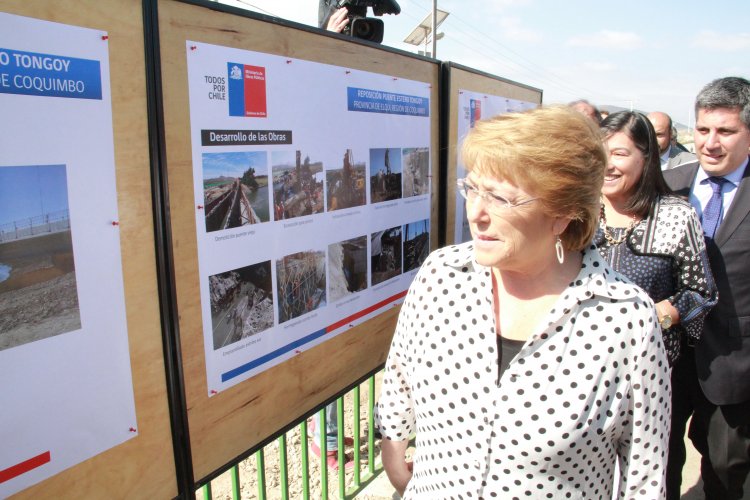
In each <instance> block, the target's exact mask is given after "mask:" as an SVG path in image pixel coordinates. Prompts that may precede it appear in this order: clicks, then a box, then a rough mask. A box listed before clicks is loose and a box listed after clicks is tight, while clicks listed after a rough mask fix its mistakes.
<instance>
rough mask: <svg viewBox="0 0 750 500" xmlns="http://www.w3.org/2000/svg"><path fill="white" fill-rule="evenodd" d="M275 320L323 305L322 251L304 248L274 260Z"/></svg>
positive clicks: (323, 258)
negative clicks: (276, 317) (277, 307)
mask: <svg viewBox="0 0 750 500" xmlns="http://www.w3.org/2000/svg"><path fill="white" fill-rule="evenodd" d="M276 286H277V290H278V302H279V323H284V322H286V321H289V320H290V319H293V318H297V317H299V316H302V315H303V314H307V313H309V312H310V311H314V310H315V309H318V308H322V307H325V305H326V254H325V252H324V251H322V250H320V251H319V250H308V251H305V252H298V253H293V254H290V255H287V256H285V257H282V258H281V259H279V260H277V261H276Z"/></svg>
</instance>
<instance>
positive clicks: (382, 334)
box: [158, 0, 439, 479]
mask: <svg viewBox="0 0 750 500" xmlns="http://www.w3.org/2000/svg"><path fill="white" fill-rule="evenodd" d="M158 7H159V46H160V50H161V53H160V60H161V79H162V89H161V90H162V96H163V97H162V99H163V110H164V130H165V161H166V165H167V173H168V188H169V189H168V193H169V206H170V215H171V218H170V220H169V223H170V227H171V233H172V240H173V247H172V251H173V261H174V263H175V265H174V279H175V287H176V298H177V308H178V311H179V325H178V326H179V336H180V343H181V352H182V366H183V371H184V380H185V395H186V406H187V416H188V426H189V433H190V447H191V451H192V458H193V467H194V471H195V477H196V479H200V478H202V477H205V476H206V475H208V474H210V473H212V472H213V471H214V470H216V469H217V468H219V467H221V466H223V465H224V464H226V463H228V462H229V461H230V460H232V459H234V458H235V457H237V456H238V455H241V454H242V453H244V452H245V451H247V450H248V449H250V448H252V447H253V446H254V445H256V444H258V443H260V442H261V441H262V440H263V439H265V438H267V437H269V436H271V435H273V434H274V433H275V432H276V431H278V430H279V429H281V428H283V427H284V426H286V425H288V424H290V423H292V422H294V421H295V420H297V419H298V418H299V417H301V416H302V415H304V414H305V413H306V412H308V411H310V410H311V409H312V408H314V407H315V406H317V405H319V404H321V403H322V402H324V401H325V400H327V399H329V398H330V397H332V396H334V395H335V394H336V393H338V392H339V391H341V390H342V389H344V388H345V387H346V386H347V385H348V384H350V383H351V382H352V381H354V380H357V379H359V378H361V377H362V376H364V375H366V374H367V373H369V372H370V371H372V370H374V369H375V368H377V367H378V366H379V365H381V364H382V363H383V362H384V361H385V357H386V354H387V350H388V347H389V344H390V339H391V335H392V332H393V329H394V326H395V320H396V316H397V312H398V306H399V304H400V302H401V300H402V299H403V296H404V295H405V292H406V290H407V289H408V286H409V284H410V282H411V280H412V279H413V277H414V275H415V274H416V270H417V268H418V267H419V265H420V264H421V262H423V260H424V258H425V257H426V255H427V253H428V252H429V250H430V248H435V245H436V241H437V236H436V234H435V231H433V230H432V228H431V225H432V223H433V221H436V220H437V219H436V207H437V191H438V188H437V182H436V180H437V175H436V174H435V172H437V164H436V163H437V156H436V151H437V122H438V112H437V105H438V103H437V100H438V99H437V97H438V96H437V81H438V73H439V68H438V65H437V64H436V63H435V62H433V61H429V60H426V59H423V58H418V57H416V56H410V55H406V54H404V53H400V52H394V51H389V50H385V49H383V48H380V47H377V46H373V45H367V44H362V43H359V42H355V41H352V40H350V39H343V38H342V37H338V36H330V35H327V34H324V33H322V32H319V31H317V30H311V29H309V28H305V27H302V26H298V25H291V24H279V23H277V22H274V21H272V20H270V19H268V18H262V17H254V16H252V15H251V14H244V13H240V12H239V11H236V10H232V9H221V8H220V7H215V6H213V7H215V8H216V10H214V9H209V8H207V7H206V6H202V5H197V4H188V3H183V2H177V1H173V0H164V1H160V2H159V4H158Z"/></svg>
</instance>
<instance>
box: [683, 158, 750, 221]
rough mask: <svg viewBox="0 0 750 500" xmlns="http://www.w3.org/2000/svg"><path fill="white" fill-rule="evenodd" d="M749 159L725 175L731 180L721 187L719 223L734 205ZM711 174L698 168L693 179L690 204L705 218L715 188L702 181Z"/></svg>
mask: <svg viewBox="0 0 750 500" xmlns="http://www.w3.org/2000/svg"><path fill="white" fill-rule="evenodd" d="M747 164H748V160H745V161H744V163H742V165H740V166H739V167H738V168H737V169H735V170H734V171H733V172H732V173H730V174H727V175H725V176H724V178H725V179H726V180H728V181H729V182H726V183H724V185H723V187H722V189H721V207H722V209H721V215H720V217H721V218H720V219H719V224H721V221H722V220H724V214H726V213H727V210H729V207H730V206H731V205H732V201H733V200H734V195H735V194H737V187H738V186H739V185H740V181H741V180H742V176H743V175H744V174H745V168H747ZM709 177H710V176H709V175H708V174H707V173H706V171H705V170H703V168H698V173H697V174H696V175H695V180H694V181H693V188H692V189H691V190H690V204H691V205H693V208H695V211H696V212H697V213H698V217H699V218H700V219H701V220H703V210H704V209H705V208H706V205H707V204H708V200H710V199H711V196H713V189H712V188H711V184H710V183H708V182H701V181H703V180H705V179H708V178H709Z"/></svg>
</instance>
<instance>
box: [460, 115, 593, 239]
mask: <svg viewBox="0 0 750 500" xmlns="http://www.w3.org/2000/svg"><path fill="white" fill-rule="evenodd" d="M462 157H463V162H464V165H465V166H466V169H467V170H468V171H469V172H476V173H478V174H480V175H485V176H489V177H494V178H496V179H499V180H507V181H509V182H511V183H512V184H515V185H516V186H518V187H520V188H522V189H523V190H525V191H527V192H528V193H529V194H531V195H533V196H535V197H537V198H539V199H540V201H541V203H542V207H543V210H544V211H545V213H546V214H547V215H549V216H552V217H565V218H569V219H571V222H570V224H568V227H567V228H566V229H565V231H564V232H563V233H562V234H561V235H560V239H561V240H562V243H563V246H564V247H565V248H566V249H568V250H583V249H584V248H586V246H587V245H588V244H589V243H590V242H591V240H592V238H593V236H594V232H595V231H596V225H597V222H598V218H599V211H600V206H601V205H600V201H599V200H600V196H601V190H602V183H603V182H604V172H605V170H606V165H607V155H606V153H605V151H604V146H603V143H602V136H601V132H600V131H599V129H598V128H597V127H596V126H595V124H594V123H593V122H592V121H591V120H589V119H588V118H586V117H585V116H583V115H581V114H580V113H578V112H576V111H573V110H571V109H569V108H567V107H563V106H551V107H545V108H537V109H533V110H529V111H524V112H522V113H507V114H503V115H499V116H496V117H494V118H491V119H489V120H483V121H479V122H477V124H476V125H475V127H474V128H473V129H472V130H471V132H470V133H469V134H468V135H467V136H466V138H465V139H464V143H463V149H462Z"/></svg>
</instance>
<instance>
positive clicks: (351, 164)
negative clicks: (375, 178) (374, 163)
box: [326, 149, 367, 212]
mask: <svg viewBox="0 0 750 500" xmlns="http://www.w3.org/2000/svg"><path fill="white" fill-rule="evenodd" d="M366 180H367V173H366V166H365V162H363V161H359V162H357V160H355V158H354V155H353V154H352V150H351V149H347V150H346V152H345V153H344V155H343V159H342V160H341V166H338V165H337V166H334V167H333V168H329V169H326V194H327V201H328V203H327V205H328V211H329V212H331V211H333V210H342V209H344V208H352V207H361V206H363V205H365V204H366V203H367V199H366V198H367V195H366V191H365V184H366Z"/></svg>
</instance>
